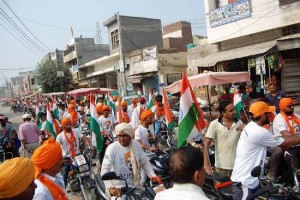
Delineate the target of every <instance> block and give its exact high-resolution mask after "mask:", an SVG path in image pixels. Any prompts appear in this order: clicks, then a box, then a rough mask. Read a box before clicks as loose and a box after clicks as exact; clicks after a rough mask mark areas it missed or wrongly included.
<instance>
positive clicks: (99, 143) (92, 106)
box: [90, 94, 103, 151]
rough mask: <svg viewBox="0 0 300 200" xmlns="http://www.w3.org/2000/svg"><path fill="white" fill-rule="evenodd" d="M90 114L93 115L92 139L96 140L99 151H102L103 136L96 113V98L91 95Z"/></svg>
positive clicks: (91, 122) (91, 121)
mask: <svg viewBox="0 0 300 200" xmlns="http://www.w3.org/2000/svg"><path fill="white" fill-rule="evenodd" d="M90 113H91V118H90V129H91V131H92V137H93V138H95V139H96V140H95V141H96V147H97V149H98V150H100V151H102V149H103V142H102V136H101V131H100V126H99V122H98V114H97V111H96V104H95V97H94V96H93V95H92V94H91V95H90ZM92 142H93V141H92Z"/></svg>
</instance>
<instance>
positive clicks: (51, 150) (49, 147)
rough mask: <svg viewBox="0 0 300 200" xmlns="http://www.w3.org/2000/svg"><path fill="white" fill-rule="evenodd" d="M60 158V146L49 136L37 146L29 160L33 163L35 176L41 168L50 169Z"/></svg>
mask: <svg viewBox="0 0 300 200" xmlns="http://www.w3.org/2000/svg"><path fill="white" fill-rule="evenodd" d="M61 158H62V150H61V146H60V144H59V143H58V142H56V141H55V140H54V138H53V137H50V138H49V139H48V140H46V141H45V142H44V143H43V145H42V146H40V147H39V148H37V149H36V150H35V151H34V153H33V155H32V157H31V160H32V162H33V164H34V165H35V176H37V175H38V174H39V172H40V171H41V170H42V169H51V167H53V166H54V165H55V164H56V163H57V162H58V161H59V160H61Z"/></svg>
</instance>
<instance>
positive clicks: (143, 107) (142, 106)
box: [131, 97, 148, 129]
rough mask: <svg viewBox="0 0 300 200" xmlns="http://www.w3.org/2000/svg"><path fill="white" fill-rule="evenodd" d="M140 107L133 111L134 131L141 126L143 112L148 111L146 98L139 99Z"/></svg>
mask: <svg viewBox="0 0 300 200" xmlns="http://www.w3.org/2000/svg"><path fill="white" fill-rule="evenodd" d="M139 102H140V103H139V105H138V106H137V107H136V108H135V109H134V110H133V111H132V116H131V124H132V126H133V128H134V129H136V128H137V127H138V126H139V125H140V124H141V121H140V117H141V114H142V112H143V110H146V109H147V108H148V106H147V101H146V99H145V97H141V98H140V99H139Z"/></svg>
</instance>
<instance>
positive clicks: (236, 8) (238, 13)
mask: <svg viewBox="0 0 300 200" xmlns="http://www.w3.org/2000/svg"><path fill="white" fill-rule="evenodd" d="M250 16H251V3H250V0H240V1H237V2H235V3H232V4H228V5H226V6H222V7H220V8H218V9H215V10H212V11H210V12H209V21H210V26H211V27H212V28H214V27H217V26H221V25H223V24H227V23H230V22H234V21H237V20H240V19H244V18H247V17H250Z"/></svg>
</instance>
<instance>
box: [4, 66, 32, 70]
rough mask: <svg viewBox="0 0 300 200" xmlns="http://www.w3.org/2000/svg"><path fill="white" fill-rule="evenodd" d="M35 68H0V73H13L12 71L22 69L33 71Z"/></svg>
mask: <svg viewBox="0 0 300 200" xmlns="http://www.w3.org/2000/svg"><path fill="white" fill-rule="evenodd" d="M33 68H35V67H21V68H14V69H11V68H0V71H14V70H23V69H33Z"/></svg>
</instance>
